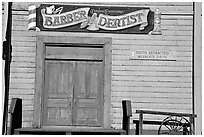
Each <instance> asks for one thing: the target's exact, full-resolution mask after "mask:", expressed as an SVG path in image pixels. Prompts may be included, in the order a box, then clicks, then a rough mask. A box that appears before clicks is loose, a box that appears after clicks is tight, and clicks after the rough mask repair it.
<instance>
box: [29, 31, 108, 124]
mask: <svg viewBox="0 0 204 137" xmlns="http://www.w3.org/2000/svg"><path fill="white" fill-rule="evenodd" d="M111 42H112V39H111V38H104V37H102V38H100V37H92V38H90V37H67V36H48V35H39V36H37V51H36V76H35V77H36V78H35V95H34V104H35V105H34V121H33V127H36V128H40V127H41V126H42V121H43V120H42V108H43V106H42V104H43V103H42V99H43V94H42V93H43V91H44V88H45V87H44V86H45V85H44V75H45V74H44V67H45V47H46V46H45V45H46V44H55V43H56V44H58V43H60V44H67V43H68V44H69V43H71V44H77V45H82V46H83V44H87V45H88V44H90V45H94V46H95V47H96V46H99V47H101V46H102V45H103V47H104V55H105V56H104V64H105V65H104V66H105V68H104V87H103V88H104V98H105V99H104V100H103V101H104V106H103V107H104V108H103V109H104V113H103V119H104V120H103V127H104V128H110V121H111V120H110V118H111V114H110V112H111V105H110V104H111V66H112V65H111V63H112V53H111V49H112V48H111V47H112V43H111Z"/></svg>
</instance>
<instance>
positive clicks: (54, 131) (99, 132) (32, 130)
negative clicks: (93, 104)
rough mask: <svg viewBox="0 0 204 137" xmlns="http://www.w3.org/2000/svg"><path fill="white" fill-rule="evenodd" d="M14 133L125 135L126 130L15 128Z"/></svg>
mask: <svg viewBox="0 0 204 137" xmlns="http://www.w3.org/2000/svg"><path fill="white" fill-rule="evenodd" d="M14 134H30V135H125V134H126V131H125V130H122V129H104V128H93V127H90V128H64V127H63V128H60V127H43V128H32V127H31V128H19V129H15V132H14Z"/></svg>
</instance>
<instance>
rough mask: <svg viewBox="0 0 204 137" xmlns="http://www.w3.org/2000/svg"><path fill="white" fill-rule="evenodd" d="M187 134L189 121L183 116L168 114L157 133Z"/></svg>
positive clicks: (188, 132)
mask: <svg viewBox="0 0 204 137" xmlns="http://www.w3.org/2000/svg"><path fill="white" fill-rule="evenodd" d="M184 134H185V135H189V134H190V122H189V121H188V120H187V119H186V118H184V117H176V116H169V117H167V118H165V119H164V120H163V122H162V124H161V125H160V127H159V130H158V135H184Z"/></svg>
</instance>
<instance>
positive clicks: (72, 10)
mask: <svg viewBox="0 0 204 137" xmlns="http://www.w3.org/2000/svg"><path fill="white" fill-rule="evenodd" d="M36 14H37V16H36V26H37V27H38V28H39V29H40V30H41V31H61V32H96V33H99V32H103V33H130V34H148V33H149V32H150V31H152V30H153V28H154V12H152V11H151V10H150V9H149V8H147V7H115V6H113V7H110V6H82V5H50V4H41V5H40V6H39V7H38V8H37V9H36Z"/></svg>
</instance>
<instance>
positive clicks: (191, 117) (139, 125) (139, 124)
mask: <svg viewBox="0 0 204 137" xmlns="http://www.w3.org/2000/svg"><path fill="white" fill-rule="evenodd" d="M136 113H139V120H133V123H134V124H136V130H135V133H136V135H142V133H143V124H151V125H162V124H163V125H167V124H172V125H173V122H172V123H171V122H170V121H169V122H165V120H163V121H144V120H143V114H153V115H167V116H169V118H171V117H172V116H175V117H176V119H172V120H171V121H175V122H176V120H177V117H180V122H179V120H177V121H178V122H179V123H180V124H178V125H177V126H182V127H183V129H184V131H183V134H184V135H186V134H190V135H192V134H194V132H193V131H195V129H194V125H193V123H194V118H195V117H197V115H196V114H187V113H173V112H161V111H149V110H136ZM184 117H188V118H189V122H188V120H186V119H185V118H184ZM167 118H168V117H167ZM181 119H185V120H186V121H187V122H186V123H182V122H181ZM187 127H189V128H190V130H189V133H188V130H187ZM158 133H159V132H158Z"/></svg>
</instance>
